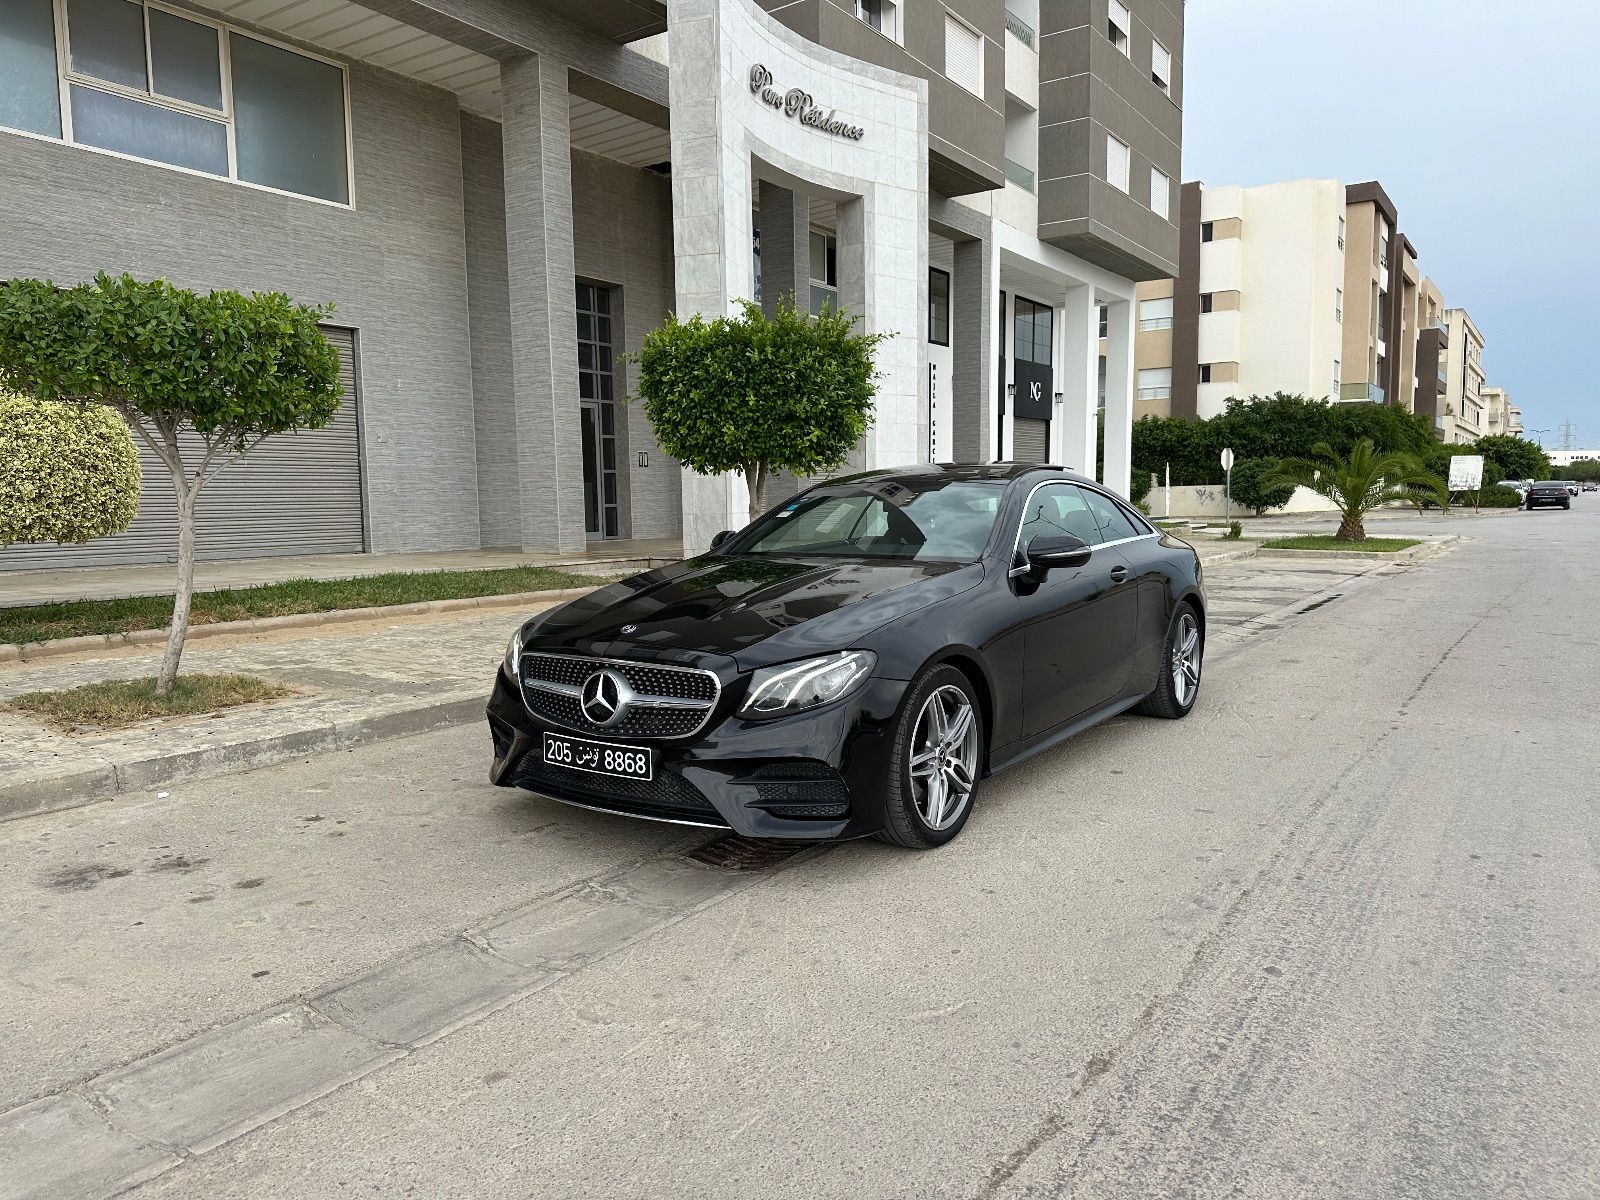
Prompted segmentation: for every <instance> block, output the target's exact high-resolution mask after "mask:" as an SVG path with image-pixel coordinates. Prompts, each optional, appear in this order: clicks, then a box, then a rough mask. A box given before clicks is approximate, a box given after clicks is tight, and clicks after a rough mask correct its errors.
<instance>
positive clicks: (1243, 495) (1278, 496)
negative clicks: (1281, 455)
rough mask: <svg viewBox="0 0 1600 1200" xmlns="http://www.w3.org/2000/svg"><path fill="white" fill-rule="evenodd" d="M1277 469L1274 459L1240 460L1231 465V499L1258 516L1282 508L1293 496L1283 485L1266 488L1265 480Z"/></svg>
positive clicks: (1276, 462) (1291, 488)
mask: <svg viewBox="0 0 1600 1200" xmlns="http://www.w3.org/2000/svg"><path fill="white" fill-rule="evenodd" d="M1277 469H1278V460H1277V459H1275V458H1241V459H1240V460H1239V461H1238V462H1236V463H1234V464H1233V499H1234V502H1235V503H1237V504H1242V505H1244V506H1245V507H1246V508H1248V509H1250V510H1251V511H1252V512H1254V513H1255V514H1256V516H1258V517H1259V516H1260V515H1261V514H1262V513H1264V512H1266V511H1267V509H1269V508H1282V507H1283V506H1284V505H1285V504H1287V503H1289V500H1290V498H1291V497H1292V496H1293V495H1294V488H1293V487H1289V486H1286V485H1283V484H1278V485H1275V486H1272V487H1268V486H1267V485H1266V483H1265V480H1266V479H1267V477H1268V476H1269V475H1271V474H1272V473H1273V472H1274V471H1276V470H1277Z"/></svg>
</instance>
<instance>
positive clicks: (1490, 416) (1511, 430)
mask: <svg viewBox="0 0 1600 1200" xmlns="http://www.w3.org/2000/svg"><path fill="white" fill-rule="evenodd" d="M1478 396H1479V398H1480V399H1482V401H1483V425H1484V429H1483V431H1484V433H1485V434H1506V435H1511V436H1515V435H1516V434H1519V433H1521V431H1522V410H1521V409H1520V408H1518V407H1517V406H1516V405H1514V404H1512V403H1511V394H1510V393H1509V392H1507V391H1506V389H1505V388H1501V387H1484V388H1481V389H1480V390H1479V392H1478Z"/></svg>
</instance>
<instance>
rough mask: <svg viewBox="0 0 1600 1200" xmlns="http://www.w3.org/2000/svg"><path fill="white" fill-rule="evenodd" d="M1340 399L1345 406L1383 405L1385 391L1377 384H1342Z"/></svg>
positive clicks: (1340, 386)
mask: <svg viewBox="0 0 1600 1200" xmlns="http://www.w3.org/2000/svg"><path fill="white" fill-rule="evenodd" d="M1339 399H1340V400H1341V401H1342V402H1343V403H1345V404H1383V403H1385V397H1384V394H1383V389H1382V388H1381V387H1379V386H1378V385H1377V384H1375V383H1342V384H1340V385H1339Z"/></svg>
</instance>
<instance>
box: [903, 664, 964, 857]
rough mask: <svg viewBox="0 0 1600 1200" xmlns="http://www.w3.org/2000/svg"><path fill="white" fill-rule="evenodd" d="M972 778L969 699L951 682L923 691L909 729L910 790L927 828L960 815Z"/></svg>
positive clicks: (940, 825) (948, 823)
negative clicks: (923, 699) (924, 698)
mask: <svg viewBox="0 0 1600 1200" xmlns="http://www.w3.org/2000/svg"><path fill="white" fill-rule="evenodd" d="M977 778H978V721H977V716H976V714H975V713H974V712H973V711H972V701H971V700H969V699H968V698H967V694H966V693H965V692H963V691H962V690H961V689H960V688H958V687H956V686H955V685H954V684H945V685H944V686H943V687H941V688H939V689H938V690H937V691H935V692H934V693H933V695H931V696H929V697H928V699H927V701H926V702H925V703H924V704H923V706H922V711H921V712H920V713H919V714H918V715H917V724H916V728H915V730H913V732H912V735H911V791H912V797H913V799H914V801H915V803H916V806H917V813H918V815H920V816H921V817H922V821H923V823H924V824H925V825H927V827H928V828H929V829H932V830H936V831H937V830H941V829H948V828H949V827H950V826H951V825H954V824H955V823H956V821H958V820H959V819H960V818H961V814H962V813H963V812H965V811H966V808H967V804H968V803H969V802H970V801H971V799H972V788H973V785H974V784H975V783H976V781H977Z"/></svg>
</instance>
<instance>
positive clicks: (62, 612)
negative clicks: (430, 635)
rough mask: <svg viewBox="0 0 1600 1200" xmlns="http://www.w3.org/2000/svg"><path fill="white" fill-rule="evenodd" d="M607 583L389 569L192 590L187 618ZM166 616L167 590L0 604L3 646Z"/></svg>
mask: <svg viewBox="0 0 1600 1200" xmlns="http://www.w3.org/2000/svg"><path fill="white" fill-rule="evenodd" d="M605 582H606V580H605V579H601V578H596V577H595V576H593V575H578V574H575V573H573V572H571V571H561V570H557V569H555V568H553V567H500V568H495V569H493V570H483V571H393V572H390V573H388V574H385V575H365V576H362V577H361V578H359V579H291V580H287V581H285V582H283V583H266V584H262V585H260V586H259V587H249V588H226V589H222V590H219V591H214V592H196V593H195V596H194V608H193V615H192V616H191V618H190V620H191V622H192V623H193V624H195V625H211V624H215V623H216V622H218V621H245V620H251V619H253V618H256V617H282V616H288V615H291V614H294V613H314V612H332V611H334V610H336V609H341V608H385V607H389V606H391V605H395V604H413V603H417V602H419V601H424V600H459V599H463V598H466V597H472V596H504V595H509V594H512V593H516V592H543V591H553V590H555V589H558V588H578V587H599V586H600V585H601V584H602V583H605ZM171 620H172V597H171V595H165V596H130V597H127V598H124V599H119V600H70V601H65V602H62V603H56V604H27V605H17V606H12V607H4V608H0V645H3V644H7V643H16V642H48V641H51V640H53V639H55V638H67V637H82V636H84V635H87V634H105V633H131V632H133V631H134V630H138V629H165V628H166V627H167V625H168V624H169V623H170V622H171Z"/></svg>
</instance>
